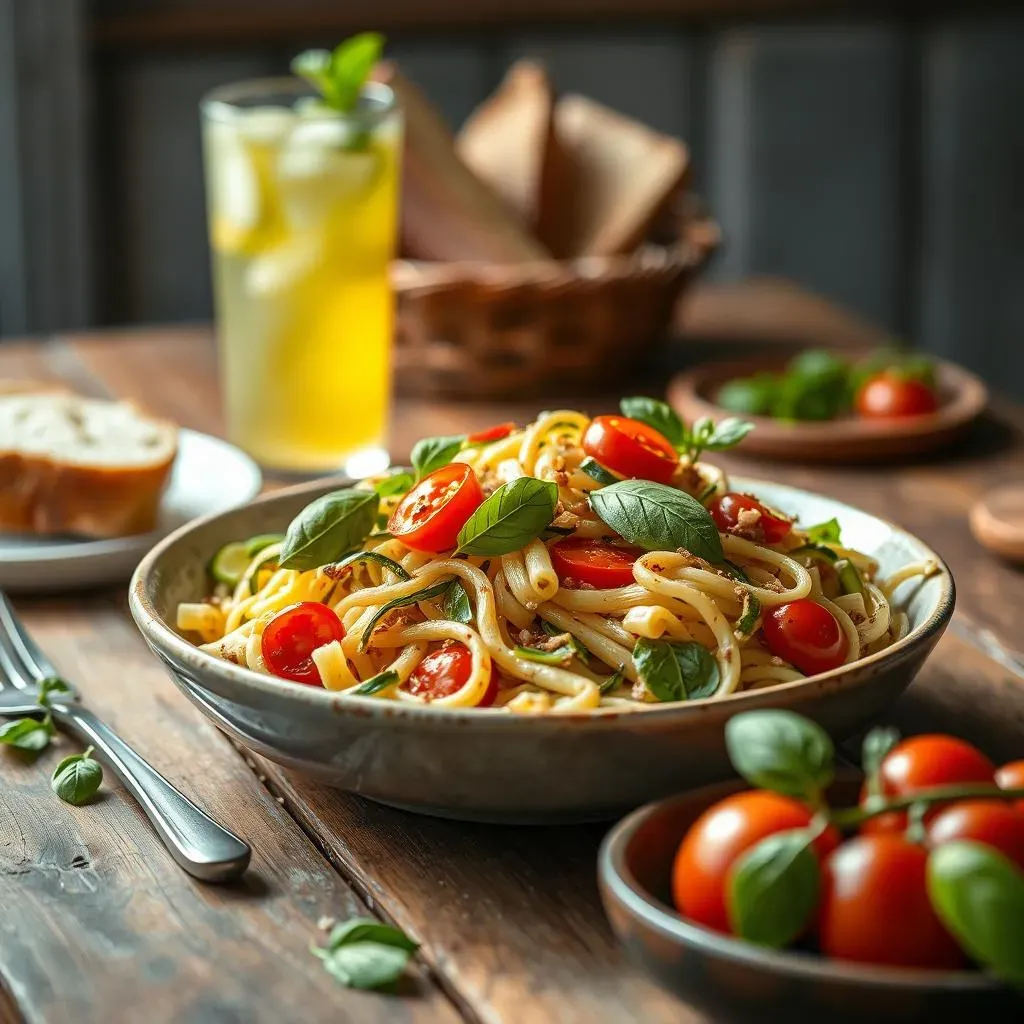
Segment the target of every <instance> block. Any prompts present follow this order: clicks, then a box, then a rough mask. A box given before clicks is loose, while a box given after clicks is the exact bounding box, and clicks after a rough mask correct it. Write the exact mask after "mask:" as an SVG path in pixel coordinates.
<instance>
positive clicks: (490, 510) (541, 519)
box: [458, 476, 692, 557]
mask: <svg viewBox="0 0 1024 1024" xmlns="http://www.w3.org/2000/svg"><path fill="white" fill-rule="evenodd" d="M598 493H602V492H600V491H599V492H598ZM691 500H692V499H691ZM557 501H558V487H557V485H556V484H555V483H554V482H553V481H551V480H538V479H537V478H536V477H532V476H521V477H517V478H516V479H515V480H512V481H510V482H509V483H507V484H502V485H501V487H499V488H498V489H497V490H496V491H495V492H494V493H493V494H492V495H491V496H490V497H489V498H487V499H486V500H485V501H484V502H483V504H482V505H480V506H479V508H477V510H476V511H475V512H474V513H473V514H472V515H471V516H470V517H469V519H468V520H467V522H466V523H465V525H464V526H463V527H462V529H461V530H459V547H458V550H459V551H460V552H462V553H463V554H467V555H484V556H486V557H493V556H495V555H507V554H508V553H509V552H510V551H518V550H519V549H520V548H523V547H525V546H526V545H527V544H529V543H530V541H532V540H536V539H537V538H538V537H539V536H540V535H541V534H542V533H543V532H544V530H545V529H546V528H547V527H548V525H549V524H550V523H551V520H552V519H554V518H555V503H556V502H557Z"/></svg>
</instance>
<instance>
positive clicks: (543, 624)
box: [540, 619, 590, 665]
mask: <svg viewBox="0 0 1024 1024" xmlns="http://www.w3.org/2000/svg"><path fill="white" fill-rule="evenodd" d="M540 628H541V629H543V630H544V632H545V633H547V635H548V636H564V637H568V639H567V640H566V641H565V642H566V643H567V644H568V645H569V646H570V647H571V648H572V652H573V654H575V655H576V657H577V658H579V659H580V661H582V662H583V664H584V665H587V664H589V663H590V651H588V650H587V648H586V647H584V646H583V644H582V643H581V642H580V640H579V639H578V638H577V637H575V636H573V635H572V633H569V632H568V631H566V630H564V629H559V628H558V627H557V626H556V625H555V624H554V623H553V622H548V620H547V619H541V620H540Z"/></svg>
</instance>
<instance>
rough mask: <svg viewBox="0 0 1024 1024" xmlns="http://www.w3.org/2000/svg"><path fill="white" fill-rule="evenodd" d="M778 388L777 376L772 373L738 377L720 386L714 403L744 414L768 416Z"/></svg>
mask: <svg viewBox="0 0 1024 1024" xmlns="http://www.w3.org/2000/svg"><path fill="white" fill-rule="evenodd" d="M778 390H779V378H778V376H777V375H776V374H774V373H758V374H755V375H754V376H753V377H738V378H737V379H736V380H731V381H729V382H728V383H727V384H725V385H723V386H722V388H721V389H720V390H719V392H718V394H717V395H715V403H716V404H717V405H720V406H721V407H722V408H723V409H728V410H729V412H736V413H740V414H741V415H745V416H770V415H771V412H772V406H773V405H774V404H775V399H776V395H777V394H778Z"/></svg>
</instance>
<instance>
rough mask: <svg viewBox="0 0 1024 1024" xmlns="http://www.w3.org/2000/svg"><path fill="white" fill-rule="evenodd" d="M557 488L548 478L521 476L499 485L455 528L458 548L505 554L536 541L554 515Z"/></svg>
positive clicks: (468, 551)
mask: <svg viewBox="0 0 1024 1024" xmlns="http://www.w3.org/2000/svg"><path fill="white" fill-rule="evenodd" d="M557 501H558V487H557V486H556V485H555V484H554V483H553V482H552V481H551V480H538V479H536V477H532V476H521V477H518V478H517V479H515V480H512V481H511V482H509V483H507V484H502V486H501V487H499V488H498V489H497V490H496V491H495V492H494V493H493V494H492V495H491V496H490V497H489V498H488V499H487V500H486V501H484V503H483V504H482V505H481V506H480V507H479V508H478V509H477V510H476V511H475V512H474V513H473V514H472V515H471V516H470V517H469V520H468V522H467V523H466V524H465V525H464V526H463V527H462V529H461V530H459V548H458V549H459V551H460V552H463V553H465V554H467V555H485V556H494V555H506V554H508V553H509V552H510V551H518V550H519V549H520V548H522V547H525V546H526V545H527V544H529V543H530V541H532V540H536V539H537V537H539V536H540V535H541V534H542V533H543V532H544V530H545V528H546V527H547V526H549V525H550V523H551V520H552V519H554V517H555V503H556V502H557Z"/></svg>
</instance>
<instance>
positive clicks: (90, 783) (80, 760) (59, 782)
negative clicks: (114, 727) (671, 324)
mask: <svg viewBox="0 0 1024 1024" xmlns="http://www.w3.org/2000/svg"><path fill="white" fill-rule="evenodd" d="M90 749H91V748H90ZM102 782H103V766H102V765H101V764H100V763H99V761H94V760H93V759H92V758H91V757H88V756H87V755H82V754H79V755H72V756H71V757H65V758H64V760H63V761H61V763H60V764H59V765H57V767H56V769H55V770H54V773H53V776H52V778H51V779H50V788H51V789H52V790H53V791H54V793H56V794H57V796H59V797H60V798H61V800H63V801H64V802H65V803H68V804H74V805H75V807H80V806H81V805H82V804H84V803H86V802H87V801H88V800H90V799H91V798H92V797H93V796H94V795H95V793H96V791H97V790H98V789H99V788H100V785H101V783H102Z"/></svg>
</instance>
